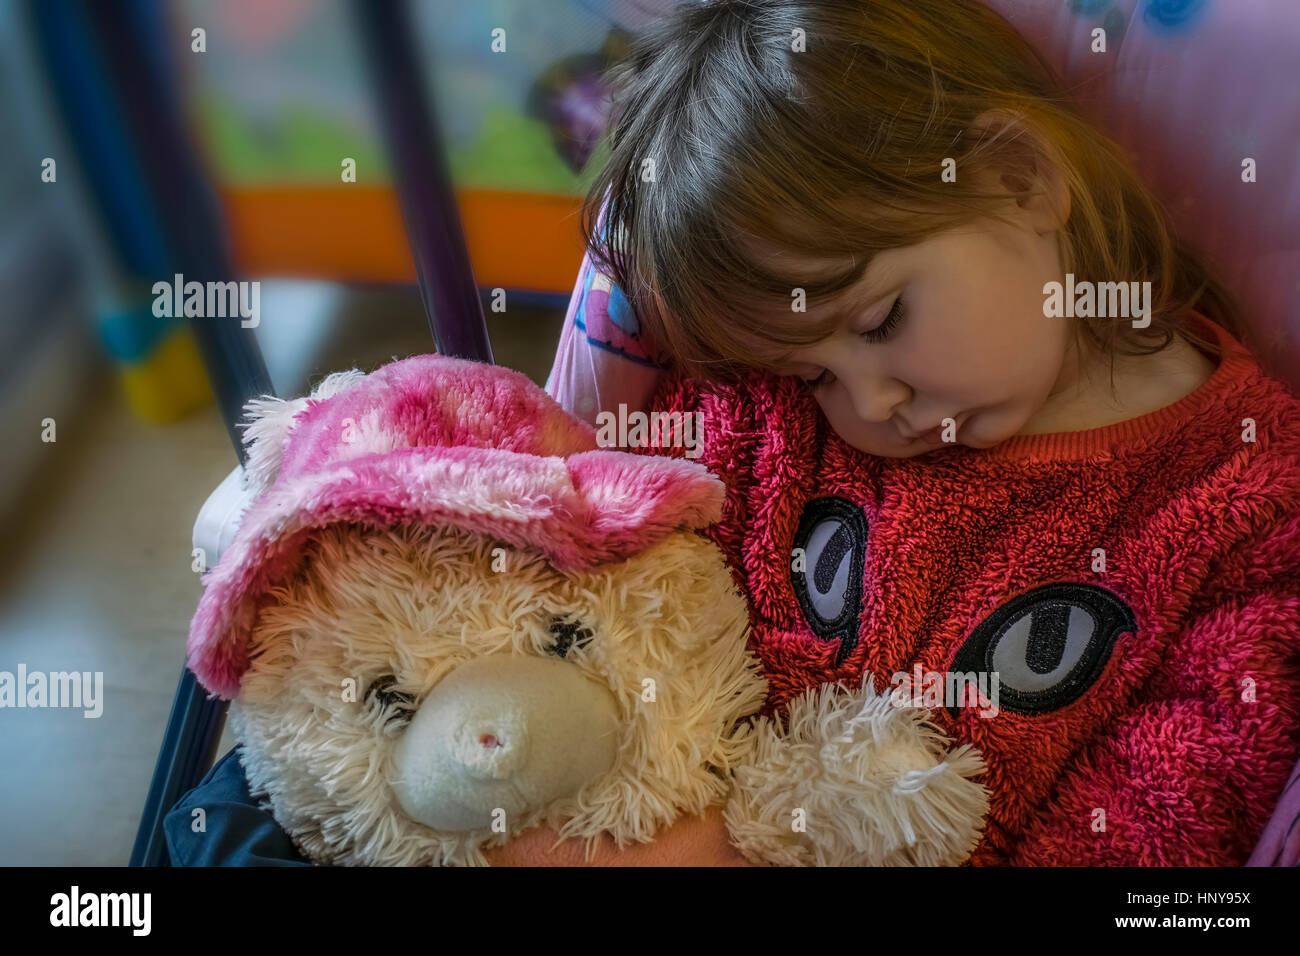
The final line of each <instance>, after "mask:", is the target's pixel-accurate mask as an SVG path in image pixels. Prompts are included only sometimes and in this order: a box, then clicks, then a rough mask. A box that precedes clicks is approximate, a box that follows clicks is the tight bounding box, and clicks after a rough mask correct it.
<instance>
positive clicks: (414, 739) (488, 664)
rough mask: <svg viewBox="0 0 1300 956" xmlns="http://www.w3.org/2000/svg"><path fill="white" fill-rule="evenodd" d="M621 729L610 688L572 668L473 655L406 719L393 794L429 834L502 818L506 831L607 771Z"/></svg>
mask: <svg viewBox="0 0 1300 956" xmlns="http://www.w3.org/2000/svg"><path fill="white" fill-rule="evenodd" d="M620 726H621V723H620V720H619V716H618V706H617V704H616V703H615V701H614V697H613V695H612V694H611V693H610V691H609V688H608V687H606V686H604V685H603V684H598V683H597V682H596V681H594V680H591V679H589V678H587V677H586V676H584V675H583V672H582V671H581V670H579V669H578V668H577V667H576V666H575V665H574V664H572V663H570V662H565V661H561V660H557V659H555V658H540V657H529V656H524V655H506V654H500V655H494V656H490V657H483V658H476V659H474V660H471V661H467V662H466V663H464V664H462V665H461V666H459V667H457V668H456V669H455V670H454V671H452V672H451V673H449V674H448V675H446V676H445V677H444V678H443V679H442V680H441V681H439V682H438V684H437V685H436V686H435V687H434V688H433V690H432V691H430V693H429V695H428V697H427V698H426V699H425V700H424V702H423V703H422V704H420V706H419V708H418V709H417V710H416V712H415V715H414V716H413V717H412V718H411V721H410V723H409V724H408V725H407V727H406V730H405V731H404V732H403V734H402V738H401V740H399V741H398V743H397V746H396V748H395V750H394V754H393V756H394V762H395V765H396V769H397V774H396V776H395V779H394V781H393V791H394V794H395V795H396V797H397V800H398V802H399V803H400V804H401V806H402V809H403V810H405V811H406V813H407V814H408V815H409V816H410V817H412V818H413V819H415V820H418V821H420V822H421V823H424V824H426V825H427V826H431V827H434V828H435V829H440V830H473V829H478V828H480V827H486V826H489V825H492V824H493V823H495V822H496V820H497V818H498V817H499V816H500V815H501V814H502V813H504V814H505V817H506V821H505V822H506V823H507V825H509V824H510V823H511V822H512V818H518V817H520V816H522V815H524V814H526V813H527V812H529V811H530V810H533V809H536V808H538V807H541V806H544V805H546V804H548V803H550V802H552V801H554V800H557V799H560V798H562V797H566V796H571V795H572V794H574V793H577V791H578V790H580V789H581V788H582V787H583V785H585V784H586V783H587V782H588V781H590V780H593V779H595V778H596V777H597V776H599V775H600V774H602V773H605V772H606V771H608V770H609V769H610V768H612V767H613V766H614V762H615V759H616V758H617V754H618V742H619V737H620V734H619V728H620Z"/></svg>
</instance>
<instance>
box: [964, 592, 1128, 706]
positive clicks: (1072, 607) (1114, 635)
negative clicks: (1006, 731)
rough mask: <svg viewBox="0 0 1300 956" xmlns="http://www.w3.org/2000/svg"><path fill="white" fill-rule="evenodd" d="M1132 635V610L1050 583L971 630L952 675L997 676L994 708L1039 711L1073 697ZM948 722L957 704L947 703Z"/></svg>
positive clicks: (1101, 595)
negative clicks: (1123, 637) (1122, 640)
mask: <svg viewBox="0 0 1300 956" xmlns="http://www.w3.org/2000/svg"><path fill="white" fill-rule="evenodd" d="M1136 630H1137V620H1136V618H1135V616H1134V614H1133V610H1132V608H1130V607H1129V606H1128V605H1127V604H1125V603H1124V602H1123V601H1122V600H1120V599H1119V598H1118V597H1116V596H1115V595H1114V594H1113V593H1112V592H1110V591H1108V590H1106V589H1105V588H1101V587H1097V586H1096V585H1092V584H1074V583H1065V582H1062V583H1057V584H1045V585H1043V586H1042V587H1037V588H1034V589H1033V590H1031V591H1027V592H1025V593H1024V594H1021V595H1020V596H1018V597H1015V598H1013V599H1011V600H1010V601H1008V602H1007V603H1006V604H1003V605H1002V606H1001V607H999V608H998V609H997V610H995V611H994V612H993V613H992V614H990V615H989V616H988V617H986V618H985V619H984V620H983V621H982V622H980V624H979V626H978V627H976V628H975V630H974V631H972V632H971V634H970V637H968V638H966V642H965V643H964V644H962V646H961V648H960V649H959V650H958V651H957V654H956V656H955V657H953V660H952V666H951V667H950V671H951V672H952V673H953V674H968V673H975V674H981V673H983V674H997V675H998V681H999V701H998V704H999V707H1001V708H1002V709H1004V710H1009V711H1012V712H1013V713H1019V714H1045V713H1048V712H1050V711H1053V710H1058V709H1060V708H1061V707H1064V706H1065V705H1066V704H1069V703H1071V702H1072V701H1074V700H1077V699H1078V698H1079V697H1080V696H1081V695H1082V694H1083V693H1084V692H1085V691H1086V690H1088V688H1089V687H1091V686H1092V685H1093V684H1094V683H1095V682H1096V680H1097V678H1098V677H1100V676H1101V672H1102V671H1103V670H1104V669H1105V667H1106V662H1107V661H1109V660H1110V654H1111V650H1112V649H1113V648H1114V646H1115V641H1116V640H1118V639H1119V637H1120V635H1122V634H1126V633H1132V632H1134V631H1136ZM948 712H949V713H950V714H951V715H952V716H953V717H954V718H955V717H956V716H957V707H955V706H949V708H948Z"/></svg>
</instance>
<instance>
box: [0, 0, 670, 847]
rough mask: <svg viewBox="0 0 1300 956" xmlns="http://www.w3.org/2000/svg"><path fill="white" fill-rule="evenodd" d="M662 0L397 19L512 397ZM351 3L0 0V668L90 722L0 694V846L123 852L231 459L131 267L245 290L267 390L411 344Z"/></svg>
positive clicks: (201, 371)
mask: <svg viewBox="0 0 1300 956" xmlns="http://www.w3.org/2000/svg"><path fill="white" fill-rule="evenodd" d="M668 2H671V0H644V2H635V3H629V2H616V0H611V2H602V0H547V2H545V3H537V2H532V0H477V2H475V3H473V4H464V3H460V2H454V0H423V2H417V3H414V4H412V5H411V17H412V22H413V28H414V29H413V32H414V34H415V37H414V42H415V45H416V47H417V49H418V50H419V51H420V52H421V54H422V55H421V61H422V64H423V66H424V67H425V70H426V80H427V84H428V88H427V92H428V94H429V96H430V97H431V99H432V102H433V103H434V105H435V112H436V114H437V118H438V126H439V128H440V130H441V133H442V136H443V138H444V147H445V151H444V154H445V156H446V162H447V165H448V167H449V171H450V176H451V181H452V184H453V185H454V188H455V199H456V203H457V206H458V208H459V212H460V217H461V221H462V224H463V228H464V233H465V239H466V244H467V246H468V248H469V254H470V259H471V262H472V264H473V269H474V274H475V281H476V283H477V285H478V286H479V288H480V293H481V296H482V298H483V302H484V303H485V305H486V304H487V303H488V302H489V297H490V295H491V290H493V289H504V290H506V298H505V303H506V308H505V310H504V311H493V310H492V309H491V308H490V307H489V308H486V309H485V314H486V319H487V323H488V332H489V335H490V339H491V342H492V346H493V350H494V353H495V356H494V357H495V360H496V362H497V363H499V364H503V365H508V366H510V367H513V368H517V369H520V370H522V371H524V372H525V373H527V374H528V375H529V376H531V377H532V378H533V379H534V380H535V381H537V382H538V383H539V384H544V383H545V380H546V376H547V373H548V372H549V370H550V367H551V363H552V360H553V358H554V354H555V349H556V344H557V339H558V335H559V331H560V327H561V324H562V322H563V318H564V311H565V306H566V304H567V302H568V299H569V296H570V293H571V292H572V290H573V284H574V280H575V276H576V275H577V272H578V266H579V263H580V261H581V259H582V244H581V236H580V233H579V230H578V222H577V218H576V217H577V213H578V208H579V205H580V201H581V197H582V196H583V194H584V193H585V190H586V187H587V184H588V182H589V180H590V177H591V175H592V174H593V173H594V171H595V169H596V168H597V165H598V163H599V161H600V156H601V154H602V152H603V145H602V144H601V142H600V136H601V133H602V131H603V126H604V123H605V118H606V117H605V104H604V101H603V99H602V97H603V94H604V90H603V88H602V87H601V85H600V83H599V76H598V75H599V73H600V71H601V69H603V67H604V66H605V65H607V63H608V62H609V60H610V58H611V57H613V56H617V55H618V53H619V51H620V50H621V49H622V48H623V44H624V43H625V42H626V38H627V31H629V30H633V31H634V30H635V29H636V28H637V27H638V26H640V25H641V24H643V23H644V22H645V20H646V19H648V18H649V17H651V16H653V15H654V14H656V13H657V12H661V11H662V10H663V9H664V8H665V7H666V6H667V5H668ZM351 13H352V11H351V9H350V8H349V7H348V6H347V4H346V3H344V2H343V0H221V2H215V0H214V2H200V0H150V2H143V0H115V2H105V3H96V2H65V0H49V2H42V0H33V2H30V3H28V2H23V0H0V125H2V126H3V128H4V130H5V133H6V135H5V136H4V137H3V142H4V146H3V147H2V148H0V302H3V306H0V317H2V318H0V337H2V338H0V344H2V346H3V347H0V423H2V427H3V429H4V441H3V445H2V446H0V447H2V448H3V458H4V465H3V468H0V512H2V513H3V521H4V534H3V540H4V545H3V549H2V550H0V671H9V672H11V673H13V672H16V670H17V667H18V665H19V664H20V663H21V664H24V665H25V666H26V669H27V671H28V672H34V671H90V672H96V671H102V672H103V675H104V691H103V694H104V706H103V714H102V716H100V717H98V718H87V717H84V716H83V713H82V711H81V710H76V709H65V710H56V709H44V710H39V709H15V708H6V709H4V710H0V768H3V770H2V771H0V864H6V865H8V864H40V865H47V864H49V865H54V864H92V865H96V864H104V865H120V864H124V863H125V862H126V860H127V858H128V856H129V854H130V852H131V846H132V841H133V839H134V837H135V832H136V827H137V825H138V823H139V820H140V815H141V809H142V806H143V805H144V801H145V796H146V792H147V791H148V788H149V783H150V777H151V774H152V773H153V769H154V761H155V759H156V756H157V754H158V750H159V745H160V742H161V741H162V737H163V732H164V729H165V727H166V725H167V718H168V714H169V710H170V708H171V704H172V697H173V693H174V691H175V688H176V679H177V676H178V675H179V674H180V672H181V668H182V666H183V663H184V642H185V636H186V633H187V630H188V625H189V620H190V617H191V616H192V614H193V612H194V608H195V605H196V603H197V601H198V597H199V593H200V585H199V578H198V574H196V573H195V571H194V570H193V568H192V557H191V532H192V530H193V527H194V523H195V518H196V515H197V514H198V512H199V509H200V507H201V506H202V505H203V503H204V501H205V499H207V497H208V495H209V494H210V493H211V492H212V491H213V489H214V488H216V487H217V485H218V484H219V483H220V482H221V481H222V479H223V478H225V477H226V475H227V474H228V473H229V472H230V470H231V469H232V468H233V467H234V466H235V465H236V464H237V459H236V456H235V452H234V450H233V447H232V444H231V441H230V437H229V434H228V431H227V428H226V425H225V424H224V422H223V418H222V415H221V411H220V409H219V406H218V402H217V401H215V400H214V394H213V392H214V390H213V384H212V382H211V381H210V380H209V375H208V374H207V372H206V371H205V367H204V364H203V362H202V360H201V358H200V350H199V349H198V348H197V347H196V341H195V338H194V332H193V329H192V327H191V324H190V323H191V321H192V320H190V319H186V318H183V317H175V318H169V317H164V316H157V315H155V314H154V312H155V309H154V307H153V306H154V302H155V296H154V294H153V291H152V287H153V284H154V283H155V282H157V281H159V280H164V281H171V278H172V276H173V274H174V273H175V272H178V271H183V266H184V265H185V264H186V263H192V262H193V261H194V250H195V249H196V248H198V249H201V250H207V251H209V252H211V251H212V250H220V252H219V253H213V254H214V255H228V256H229V258H230V261H232V262H233V265H234V269H235V276H234V277H237V278H239V279H255V280H259V281H260V317H259V322H258V325H257V326H256V328H255V329H252V330H251V331H250V332H249V333H248V334H251V335H255V338H256V341H257V344H258V345H259V346H260V349H261V354H262V356H263V358H264V360H265V364H266V370H267V373H268V374H269V377H270V381H271V383H272V384H273V386H274V389H275V392H276V393H277V394H278V395H280V396H283V397H291V396H296V395H301V394H303V393H305V392H306V391H308V390H309V388H310V387H311V385H313V384H314V383H315V382H316V381H318V380H319V379H320V378H322V377H323V376H324V375H326V374H327V373H329V372H331V371H335V370H338V369H343V368H350V367H354V366H355V367H359V368H362V369H366V370H370V369H373V368H375V367H376V366H378V365H380V364H383V363H385V362H387V361H390V360H391V359H393V358H397V357H404V356H407V355H411V354H416V353H422V352H431V351H433V350H434V342H433V338H432V335H431V332H430V328H429V323H428V320H427V319H426V315H425V310H424V309H423V307H422V303H421V297H420V292H419V289H418V287H417V285H416V269H415V265H414V263H413V260H412V253H411V248H410V245H409V243H408V242H407V237H406V233H405V231H404V229H403V220H402V213H401V208H400V206H399V201H398V196H397V194H396V192H395V189H394V184H393V182H392V175H391V170H390V168H389V165H388V158H387V157H388V153H387V151H386V149H385V146H384V142H383V138H382V135H381V131H380V126H381V123H380V119H379V117H378V116H377V114H376V110H375V108H374V102H375V91H374V89H373V88H372V86H371V85H370V78H369V77H368V75H367V72H366V69H365V64H364V58H363V54H362V51H361V50H360V49H359V48H358V38H357V36H356V31H355V29H354V24H353V22H352V20H351ZM497 28H501V29H503V30H504V31H505V32H504V34H503V35H501V37H500V39H501V40H502V41H503V42H504V44H505V49H504V50H501V49H498V50H495V51H494V49H493V41H494V35H493V30H495V29H497ZM196 31H201V32H196ZM141 64H144V65H145V66H146V67H147V66H152V67H153V68H155V69H156V70H157V73H155V74H154V75H153V77H152V78H150V76H149V75H148V73H147V70H145V71H144V72H142V69H143V67H141V66H140V65H141ZM159 76H164V77H166V78H167V79H166V82H164V83H159V82H158V77H159ZM158 97H162V98H163V100H164V101H165V100H172V101H174V105H175V107H176V109H177V110H178V114H179V118H180V124H181V127H182V132H183V137H182V140H181V141H182V142H183V143H184V146H185V148H186V149H187V150H190V151H192V154H193V155H192V157H191V158H193V159H194V160H195V162H196V163H197V166H196V169H198V170H200V171H201V175H202V177H203V180H204V183H205V187H207V188H210V190H211V195H210V197H207V198H210V200H211V203H210V205H208V206H205V205H203V202H202V201H200V200H198V199H196V200H195V203H196V204H195V205H194V206H193V208H191V205H190V198H189V195H190V193H195V194H198V193H202V192H203V190H195V189H193V188H192V184H190V183H186V181H185V180H184V177H183V176H181V177H179V179H178V182H179V183H180V186H179V187H177V188H180V189H181V190H182V193H183V194H184V195H185V196H186V199H185V203H184V206H185V208H184V209H179V210H178V209H177V208H175V206H174V205H173V204H172V203H170V202H168V200H167V198H166V197H167V195H168V193H167V191H166V189H160V188H159V187H160V184H161V185H162V186H164V187H165V186H166V185H167V183H166V182H165V181H166V180H167V179H168V178H169V177H171V176H173V175H179V174H178V171H177V169H176V165H177V164H176V162H175V156H174V154H173V153H172V152H171V150H172V149H173V148H174V146H175V144H174V143H168V142H166V141H165V140H164V139H160V137H162V138H165V137H166V135H167V134H168V132H169V130H168V129H167V128H166V123H165V121H164V118H163V117H162V116H161V115H160V113H159V110H158V106H157V103H158V102H159V100H158V99H157V98H158ZM172 132H174V130H173V131H172ZM347 160H352V161H353V163H354V167H355V177H354V180H355V181H351V180H349V179H348V177H347V175H346V172H345V167H346V161H347ZM172 195H173V196H174V195H177V194H176V193H172ZM218 321H220V320H218ZM227 321H232V322H233V321H237V320H233V319H231V320H227ZM51 428H52V431H51ZM50 438H53V439H54V440H49V439H50ZM228 747H229V740H228V738H226V739H223V741H222V745H221V747H220V750H219V752H221V753H224V752H225V751H226V750H227V749H228Z"/></svg>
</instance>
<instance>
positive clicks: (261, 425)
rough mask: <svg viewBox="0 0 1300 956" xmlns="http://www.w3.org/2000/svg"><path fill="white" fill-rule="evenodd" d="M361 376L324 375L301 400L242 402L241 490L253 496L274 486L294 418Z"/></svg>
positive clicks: (268, 397) (352, 373) (270, 398)
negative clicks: (242, 452) (243, 457)
mask: <svg viewBox="0 0 1300 956" xmlns="http://www.w3.org/2000/svg"><path fill="white" fill-rule="evenodd" d="M365 377H366V373H365V372H363V371H361V370H360V369H355V368H354V369H349V370H348V371H346V372H335V373H333V374H332V375H327V376H325V378H324V379H323V380H322V381H321V383H320V384H319V385H317V386H316V388H315V389H314V390H313V391H312V393H311V394H310V395H307V396H304V397H302V398H292V399H284V398H276V397H274V396H273V395H264V396H262V397H261V398H254V399H252V400H251V401H249V402H248V403H246V404H245V405H244V419H245V420H244V421H243V422H242V423H240V426H239V427H240V428H242V429H243V431H244V434H243V442H244V448H245V449H246V450H247V453H246V456H245V459H244V488H245V489H246V490H248V491H250V492H252V494H253V496H254V497H255V496H257V495H260V494H261V493H262V492H264V491H266V489H268V488H270V487H271V485H273V484H275V479H276V478H277V477H278V476H279V474H280V460H281V457H282V456H283V454H284V448H285V445H286V444H288V441H289V433H290V432H291V431H292V430H293V426H294V422H295V420H296V419H297V417H298V415H299V414H301V413H302V412H304V411H306V410H307V409H308V408H310V407H311V405H312V403H313V402H318V401H322V400H324V399H326V398H329V397H330V396H332V395H337V394H338V393H339V392H342V391H345V390H346V389H349V388H351V387H352V386H353V385H355V384H357V382H359V381H361V380H362V379H363V378H365Z"/></svg>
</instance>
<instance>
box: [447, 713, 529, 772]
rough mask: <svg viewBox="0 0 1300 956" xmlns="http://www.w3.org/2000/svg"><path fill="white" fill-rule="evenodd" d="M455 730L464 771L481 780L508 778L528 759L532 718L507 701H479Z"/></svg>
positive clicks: (454, 746) (457, 756)
mask: <svg viewBox="0 0 1300 956" xmlns="http://www.w3.org/2000/svg"><path fill="white" fill-rule="evenodd" d="M468 709H469V710H470V711H471V714H470V715H469V716H468V717H467V718H466V719H465V721H464V722H463V723H461V724H460V726H459V727H457V728H456V729H455V730H454V731H453V732H452V739H453V743H452V754H453V755H454V757H455V759H456V761H457V762H459V764H460V765H461V767H462V768H463V770H464V773H465V774H466V775H467V776H469V777H473V778H475V779H478V780H504V779H506V778H507V777H509V776H511V775H513V774H515V773H517V772H518V771H519V770H520V769H521V768H522V767H524V765H526V764H527V762H528V722H529V717H530V714H529V713H527V712H523V713H521V712H520V711H519V710H517V709H516V708H514V707H512V706H510V704H509V703H508V702H507V701H505V700H502V701H499V702H498V701H492V700H489V701H476V702H474V703H472V704H469V705H468Z"/></svg>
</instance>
